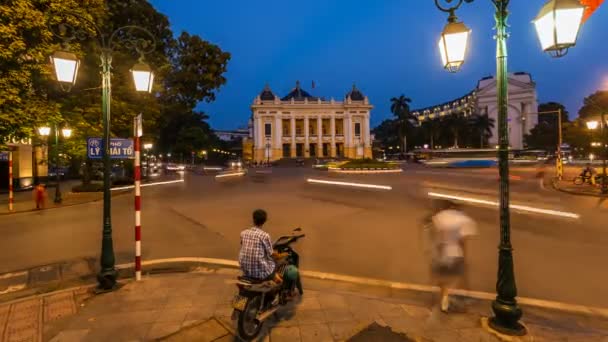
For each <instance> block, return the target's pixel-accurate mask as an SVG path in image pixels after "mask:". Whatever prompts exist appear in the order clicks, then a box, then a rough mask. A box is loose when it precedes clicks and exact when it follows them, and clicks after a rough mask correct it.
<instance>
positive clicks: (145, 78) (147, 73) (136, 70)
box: [131, 63, 154, 93]
mask: <svg viewBox="0 0 608 342" xmlns="http://www.w3.org/2000/svg"><path fill="white" fill-rule="evenodd" d="M131 73H132V74H133V82H134V83H135V90H137V91H144V92H148V93H149V92H151V91H152V84H153V82H154V73H153V72H152V69H150V66H148V64H145V63H137V64H135V65H134V66H133V68H132V69H131Z"/></svg>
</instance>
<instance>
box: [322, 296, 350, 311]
mask: <svg viewBox="0 0 608 342" xmlns="http://www.w3.org/2000/svg"><path fill="white" fill-rule="evenodd" d="M319 303H320V304H321V307H322V308H323V309H343V308H344V309H345V308H348V303H346V300H345V299H344V297H343V296H341V295H337V294H333V293H321V294H319Z"/></svg>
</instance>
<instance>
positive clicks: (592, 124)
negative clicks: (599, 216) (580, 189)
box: [586, 112, 608, 195]
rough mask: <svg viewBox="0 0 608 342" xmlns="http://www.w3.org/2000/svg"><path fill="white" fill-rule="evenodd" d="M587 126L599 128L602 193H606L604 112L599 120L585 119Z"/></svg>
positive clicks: (607, 179) (607, 190)
mask: <svg viewBox="0 0 608 342" xmlns="http://www.w3.org/2000/svg"><path fill="white" fill-rule="evenodd" d="M586 124H587V128H589V129H590V130H596V129H597V128H598V127H599V128H600V143H599V145H600V146H601V154H602V194H603V195H606V194H608V176H607V175H606V157H608V155H607V154H608V146H607V145H608V142H607V141H606V132H605V129H604V128H605V126H606V121H605V120H604V112H602V114H601V121H599V122H598V121H596V120H591V121H587V122H586ZM592 145H593V144H592Z"/></svg>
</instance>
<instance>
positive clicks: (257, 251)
mask: <svg viewBox="0 0 608 342" xmlns="http://www.w3.org/2000/svg"><path fill="white" fill-rule="evenodd" d="M272 252H273V250H272V242H271V241H270V235H269V234H268V233H266V232H265V231H263V230H261V229H260V228H258V227H251V228H249V229H245V230H243V231H242V232H241V252H240V253H239V264H240V266H241V270H242V271H243V274H244V275H245V276H246V277H248V278H254V279H265V278H267V277H268V276H269V275H271V274H272V272H274V269H275V263H274V261H273V260H272Z"/></svg>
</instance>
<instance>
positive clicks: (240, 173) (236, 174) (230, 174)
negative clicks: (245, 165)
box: [215, 171, 245, 178]
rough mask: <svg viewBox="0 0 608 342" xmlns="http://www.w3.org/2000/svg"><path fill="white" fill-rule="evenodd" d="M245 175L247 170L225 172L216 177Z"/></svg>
mask: <svg viewBox="0 0 608 342" xmlns="http://www.w3.org/2000/svg"><path fill="white" fill-rule="evenodd" d="M244 175H245V172H243V171H240V172H233V173H224V174H221V175H216V176H215V178H224V177H235V176H244Z"/></svg>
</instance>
